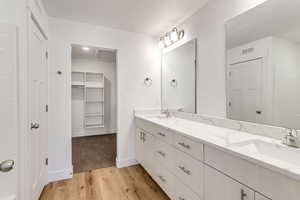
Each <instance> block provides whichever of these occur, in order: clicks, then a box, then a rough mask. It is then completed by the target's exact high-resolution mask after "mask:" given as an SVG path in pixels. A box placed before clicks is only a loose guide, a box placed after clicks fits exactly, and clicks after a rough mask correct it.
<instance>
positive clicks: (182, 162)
mask: <svg viewBox="0 0 300 200" xmlns="http://www.w3.org/2000/svg"><path fill="white" fill-rule="evenodd" d="M137 125H138V128H137V129H136V153H137V155H136V157H137V160H138V162H139V163H140V164H141V165H142V166H143V167H144V168H145V170H146V171H147V172H148V173H149V174H150V175H151V177H152V178H153V179H154V180H155V181H156V182H157V183H158V184H159V185H160V187H161V188H162V189H163V190H164V191H165V192H166V194H167V195H168V196H169V197H170V198H171V199H172V200H204V184H203V183H204V164H203V163H202V162H201V161H200V160H199V159H203V145H202V144H198V143H195V142H194V141H191V140H189V139H186V138H181V137H177V135H176V133H174V132H172V131H170V130H168V129H165V128H162V127H158V126H156V125H154V124H151V123H148V124H147V123H146V122H144V121H140V123H137ZM175 137H176V139H174V138H175ZM178 143H180V144H181V145H180V144H179V146H177V145H178ZM182 148H183V149H182ZM199 149H200V152H198V150H199ZM183 150H184V151H183ZM196 158H197V159H196Z"/></svg>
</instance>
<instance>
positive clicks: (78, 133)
mask: <svg viewBox="0 0 300 200" xmlns="http://www.w3.org/2000/svg"><path fill="white" fill-rule="evenodd" d="M111 134H117V130H116V129H112V130H108V131H107V130H105V131H103V132H102V131H101V132H100V131H97V132H83V131H81V130H80V131H72V137H84V136H97V135H111Z"/></svg>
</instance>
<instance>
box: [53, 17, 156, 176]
mask: <svg viewBox="0 0 300 200" xmlns="http://www.w3.org/2000/svg"><path fill="white" fill-rule="evenodd" d="M50 33H51V39H52V40H51V58H50V59H51V93H50V137H49V147H50V148H49V175H50V177H49V179H50V180H56V179H60V178H66V177H69V173H70V172H71V171H72V163H71V161H72V159H71V86H70V81H71V44H82V45H89V46H96V47H103V48H108V49H116V50H117V55H118V58H117V97H118V100H117V106H118V113H117V115H118V120H117V128H118V131H117V132H118V135H117V148H118V151H117V155H118V162H117V164H119V165H127V164H131V163H133V162H134V161H135V147H134V141H135V137H134V132H135V128H134V120H133V119H134V118H133V109H134V108H135V107H149V108H151V107H159V106H160V59H159V50H158V48H157V41H156V40H154V39H153V38H151V37H148V36H145V35H141V34H135V33H130V32H125V31H120V30H114V29H109V28H104V27H98V26H93V25H88V24H83V23H76V22H70V21H64V20H58V19H50ZM58 70H61V71H62V75H58V74H57V71H58ZM146 76H149V77H151V78H152V79H153V85H152V87H146V86H145V85H144V84H143V82H144V79H145V77H146Z"/></svg>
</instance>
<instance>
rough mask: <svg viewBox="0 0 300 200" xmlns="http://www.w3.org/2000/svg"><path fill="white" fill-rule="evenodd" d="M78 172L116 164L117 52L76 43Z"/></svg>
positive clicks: (74, 133) (74, 106)
mask: <svg viewBox="0 0 300 200" xmlns="http://www.w3.org/2000/svg"><path fill="white" fill-rule="evenodd" d="M71 57H72V61H71V63H72V72H71V73H72V74H71V77H72V162H73V168H74V173H80V172H86V171H90V170H94V169H99V168H106V167H111V166H115V162H116V149H117V148H116V135H117V134H116V131H117V81H116V80H117V66H116V63H117V62H116V58H117V52H116V51H115V50H109V49H103V48H97V47H90V46H82V45H72V56H71Z"/></svg>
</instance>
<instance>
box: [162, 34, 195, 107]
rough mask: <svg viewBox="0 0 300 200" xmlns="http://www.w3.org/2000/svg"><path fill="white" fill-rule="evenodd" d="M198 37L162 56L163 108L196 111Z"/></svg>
mask: <svg viewBox="0 0 300 200" xmlns="http://www.w3.org/2000/svg"><path fill="white" fill-rule="evenodd" d="M196 44H197V42H196V39H194V40H191V41H189V42H187V43H185V44H183V45H181V46H179V47H177V48H175V49H172V50H170V51H166V52H164V53H163V56H162V109H169V110H178V111H181V112H188V113H196V110H197V108H196V102H197V98H196V97H197V95H196Z"/></svg>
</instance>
